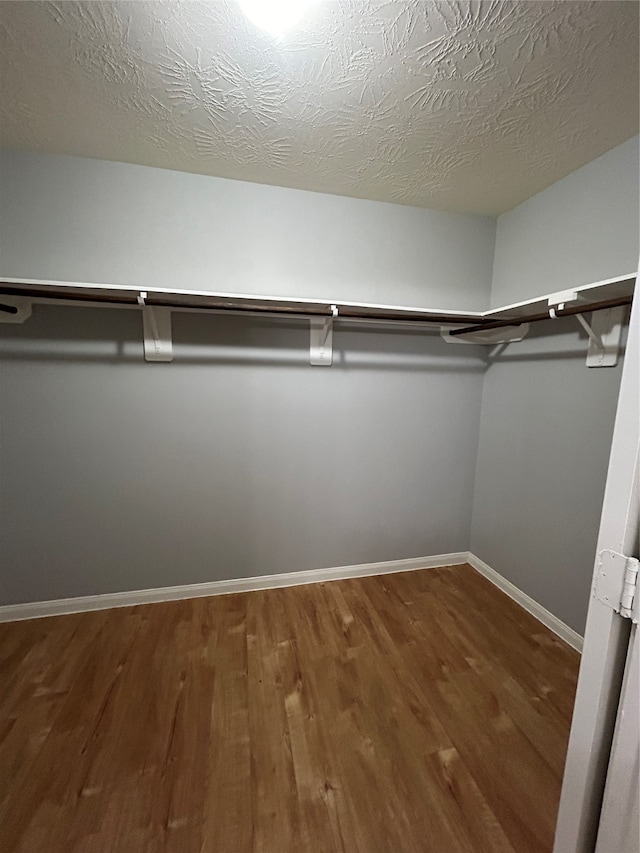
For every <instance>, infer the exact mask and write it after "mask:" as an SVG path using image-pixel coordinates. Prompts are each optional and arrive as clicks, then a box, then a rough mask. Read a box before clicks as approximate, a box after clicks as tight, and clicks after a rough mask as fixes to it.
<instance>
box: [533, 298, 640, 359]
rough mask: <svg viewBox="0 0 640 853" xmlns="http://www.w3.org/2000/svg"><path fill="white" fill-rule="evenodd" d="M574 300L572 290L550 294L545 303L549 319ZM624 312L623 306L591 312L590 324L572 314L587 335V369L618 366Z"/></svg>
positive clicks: (579, 315) (582, 316)
mask: <svg viewBox="0 0 640 853" xmlns="http://www.w3.org/2000/svg"><path fill="white" fill-rule="evenodd" d="M578 299H579V294H578V293H577V292H576V291H573V290H565V291H564V292H562V293H554V294H553V295H552V296H550V297H549V300H548V302H549V316H550V317H552V318H555V317H556V316H557V315H556V311H562V310H563V309H564V308H565V305H566V303H567V302H578ZM578 304H579V303H578ZM625 311H626V306H624V305H621V306H618V307H617V308H604V309H602V310H601V311H594V312H593V313H592V315H591V322H590V323H589V322H588V321H587V320H585V318H584V315H582V314H574V315H573V316H574V317H575V318H576V320H577V321H578V323H580V325H581V326H582V328H583V329H584V330H585V332H586V333H587V335H588V336H589V349H588V350H587V367H615V365H616V364H617V363H618V357H619V355H620V341H621V339H622V326H623V321H624V315H625Z"/></svg>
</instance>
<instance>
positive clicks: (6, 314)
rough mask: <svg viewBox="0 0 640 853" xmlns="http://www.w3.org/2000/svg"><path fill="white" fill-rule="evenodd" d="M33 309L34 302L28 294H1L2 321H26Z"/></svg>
mask: <svg viewBox="0 0 640 853" xmlns="http://www.w3.org/2000/svg"><path fill="white" fill-rule="evenodd" d="M32 310H33V303H32V301H31V300H30V299H28V298H27V297H26V296H9V295H7V296H0V323H24V321H25V320H28V319H29V317H30V316H31V312H32Z"/></svg>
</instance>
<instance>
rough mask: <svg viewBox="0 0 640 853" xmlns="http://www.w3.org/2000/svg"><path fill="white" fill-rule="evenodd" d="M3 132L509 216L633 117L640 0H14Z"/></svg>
mask: <svg viewBox="0 0 640 853" xmlns="http://www.w3.org/2000/svg"><path fill="white" fill-rule="evenodd" d="M0 35H1V37H2V42H1V43H0V49H1V60H0V61H1V70H2V85H1V99H0V108H1V113H0V120H1V123H0V141H1V142H2V144H4V145H7V146H9V147H14V148H28V149H37V150H46V151H54V152H59V153H68V154H77V155H83V156H88V157H97V158H102V159H107V160H122V161H125V162H131V163H141V164H146V165H151V166H160V167H166V168H171V169H179V170H183V171H189V172H200V173H203V174H210V175H220V176H223V177H229V178H240V179H243V180H249V181H259V182H262V183H269V184H277V185H281V186H289V187H299V188H302V189H311V190H321V191H324V192H330V193H338V194H341V195H353V196H359V197H363V198H373V199H380V200H385V201H395V202H401V203H404V204H414V205H420V206H424V207H433V208H439V209H444V210H457V211H469V212H478V213H491V214H496V213H501V212H503V211H505V210H508V209H509V208H511V207H513V206H514V205H516V204H518V203H519V202H521V201H522V200H524V199H525V198H528V197H529V196H531V195H533V194H534V193H536V192H538V191H540V190H541V189H543V188H544V187H546V186H548V185H549V184H551V183H553V181H555V180H557V179H558V178H560V177H562V176H563V175H566V174H568V173H569V172H571V171H573V170H574V169H576V168H578V167H579V166H581V165H582V164H583V163H586V162H588V161H589V160H592V159H593V158H594V157H596V156H598V155H599V154H601V153H603V152H604V151H606V150H608V149H609V148H612V147H613V146H614V145H617V144H618V143H620V142H623V141H624V140H625V139H627V138H629V137H630V136H632V135H633V134H634V133H637V132H638V3H637V2H635V0H623V2H616V1H615V0H611V1H610V2H603V0H596V2H582V0H571V1H570V2H567V0H563V2H528V0H497V2H496V0H486V2H479V3H478V2H473V3H471V2H468V0H392V2H371V0H324V2H323V0H318V2H316V4H315V5H314V6H313V7H312V8H311V10H310V11H309V12H308V13H307V14H306V16H305V17H304V19H303V21H302V22H301V24H300V25H299V26H298V27H297V28H296V29H295V31H293V32H292V33H291V34H289V35H288V36H287V37H285V38H282V39H276V38H273V37H271V36H268V35H267V34H265V33H262V32H260V31H258V30H256V29H255V28H254V27H253V26H252V25H251V24H249V23H248V22H247V21H246V20H245V18H244V17H243V15H242V12H241V11H240V9H239V7H238V6H237V5H236V4H235V3H234V2H232V0H229V2H226V1H225V0H218V1H217V2H216V0H214V2H207V3H200V2H153V3H150V2H111V3H102V2H80V3H78V2H17V3H14V2H2V3H0Z"/></svg>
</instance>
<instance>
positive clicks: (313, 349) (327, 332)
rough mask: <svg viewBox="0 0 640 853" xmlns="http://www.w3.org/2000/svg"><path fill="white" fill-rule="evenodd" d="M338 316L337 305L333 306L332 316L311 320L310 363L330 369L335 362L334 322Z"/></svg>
mask: <svg viewBox="0 0 640 853" xmlns="http://www.w3.org/2000/svg"><path fill="white" fill-rule="evenodd" d="M337 316H338V308H337V306H336V305H332V306H331V316H330V317H321V318H319V319H316V318H315V317H313V318H311V319H310V320H309V324H310V345H309V363H310V364H315V365H320V366H325V367H329V366H331V363H332V361H333V321H334V319H335V318H336V317H337Z"/></svg>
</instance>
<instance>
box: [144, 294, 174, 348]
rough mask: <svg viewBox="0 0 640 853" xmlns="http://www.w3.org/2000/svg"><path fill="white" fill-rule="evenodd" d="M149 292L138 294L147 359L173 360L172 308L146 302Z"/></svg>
mask: <svg viewBox="0 0 640 853" xmlns="http://www.w3.org/2000/svg"><path fill="white" fill-rule="evenodd" d="M146 299H147V292H146V290H143V291H141V292H140V295H139V296H138V304H139V305H140V306H141V308H142V329H143V335H144V339H143V340H144V358H145V361H173V339H172V337H171V309H170V308H158V307H153V306H151V305H147V304H146Z"/></svg>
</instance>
